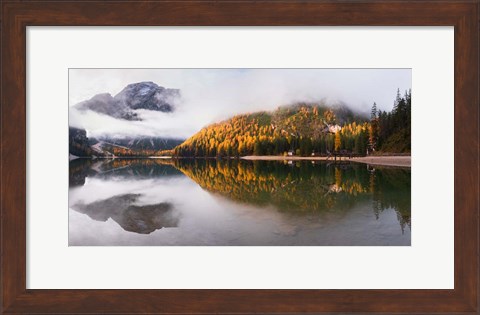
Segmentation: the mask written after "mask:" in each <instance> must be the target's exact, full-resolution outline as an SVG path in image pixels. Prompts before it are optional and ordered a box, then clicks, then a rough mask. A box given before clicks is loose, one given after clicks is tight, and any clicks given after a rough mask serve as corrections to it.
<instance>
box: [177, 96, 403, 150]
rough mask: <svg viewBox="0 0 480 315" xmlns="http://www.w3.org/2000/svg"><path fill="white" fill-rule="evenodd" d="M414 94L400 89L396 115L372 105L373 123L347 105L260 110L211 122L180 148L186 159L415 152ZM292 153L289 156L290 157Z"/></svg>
mask: <svg viewBox="0 0 480 315" xmlns="http://www.w3.org/2000/svg"><path fill="white" fill-rule="evenodd" d="M410 111H411V93H410V92H405V96H404V97H401V96H400V91H398V93H397V97H396V99H395V101H394V106H393V109H392V111H390V112H384V111H378V110H377V107H376V104H375V103H374V104H373V106H372V112H371V117H370V119H368V118H366V117H362V116H360V115H356V114H354V113H353V112H352V111H350V110H349V109H348V108H347V107H346V106H336V107H328V106H326V105H324V104H307V103H302V104H296V105H294V106H287V107H280V108H278V109H277V110H275V111H273V112H256V113H249V114H242V115H237V116H234V117H232V118H231V119H228V120H226V121H222V122H220V123H216V124H212V125H210V126H207V127H205V128H203V129H202V130H200V131H199V132H198V133H197V134H195V135H193V136H192V137H190V138H189V139H187V140H186V141H185V142H184V143H182V144H181V145H179V146H177V147H176V148H175V149H174V150H173V152H172V154H173V155H175V156H183V157H238V156H246V155H287V154H292V155H300V156H311V155H326V154H329V153H331V152H333V151H339V150H348V151H351V152H353V153H355V154H358V155H365V154H367V153H369V154H372V153H377V152H382V153H386V152H388V153H408V152H410ZM289 152H290V153H289Z"/></svg>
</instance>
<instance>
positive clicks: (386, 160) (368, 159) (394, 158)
mask: <svg viewBox="0 0 480 315" xmlns="http://www.w3.org/2000/svg"><path fill="white" fill-rule="evenodd" d="M240 159H243V160H250V161H327V157H326V156H312V157H308V156H276V155H264V156H256V155H248V156H242V157H241V158H240ZM328 161H334V160H333V157H330V158H329V159H328ZM337 161H350V162H357V163H364V164H370V165H382V166H397V167H411V164H412V157H411V156H404V155H389V156H365V157H352V158H351V159H349V158H345V157H343V158H337Z"/></svg>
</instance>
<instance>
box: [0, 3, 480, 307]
mask: <svg viewBox="0 0 480 315" xmlns="http://www.w3.org/2000/svg"><path fill="white" fill-rule="evenodd" d="M1 9H2V14H1V41H2V50H1V66H2V70H1V79H2V81H1V93H2V94H1V290H2V292H1V312H2V313H5V314H7V313H8V314H17V313H60V314H66V313H189V314H190V313H191V314H197V313H202V314H203V313H301V312H306V313H318V312H341V313H347V312H365V313H372V312H375V313H393V312H395V313H449V314H452V313H462V314H463V313H465V314H478V313H479V301H480V300H479V297H480V295H479V255H478V253H479V252H478V250H479V239H478V236H479V2H478V1H472V0H470V1H467V0H460V1H442V0H437V1H373V0H372V1H358V2H353V1H318V2H317V1H315V2H314V1H289V0H287V1H278V2H276V1H225V2H220V1H201V2H200V1H43V0H40V1H12V0H4V1H3V2H2V4H1ZM39 25H51V26H64V25H68V26H83V25H96V26H117V25H123V26H138V25H144V26H150V25H156V26H165V25H168V26H201V25H208V26H213V25H220V26H226V25H232V26H294V25H302V26H311V25H328V26H337V25H346V26H454V28H455V32H454V34H455V72H454V73H455V99H454V102H455V109H454V112H455V117H454V119H455V135H454V142H455V152H454V159H455V160H454V165H455V166H454V168H455V169H454V172H455V182H454V187H455V191H454V198H455V201H454V205H455V209H454V211H455V222H454V228H455V241H454V245H455V250H454V253H455V271H454V274H455V281H454V289H453V290H29V289H26V277H27V275H26V200H27V198H28V196H27V195H26V140H27V139H26V128H27V127H28V126H27V125H26V92H27V90H26V89H27V88H26V27H27V26H39ZM423 106H435V105H434V104H423Z"/></svg>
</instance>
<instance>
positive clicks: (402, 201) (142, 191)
mask: <svg viewBox="0 0 480 315" xmlns="http://www.w3.org/2000/svg"><path fill="white" fill-rule="evenodd" d="M410 178H411V176H410V169H409V168H408V169H403V168H387V167H373V166H369V165H365V164H358V163H349V162H345V163H343V162H342V163H336V164H335V163H328V162H324V161H316V162H311V161H302V162H293V163H291V162H290V163H286V162H283V161H244V160H240V161H239V160H218V161H217V160H203V159H198V160H192V159H184V160H162V159H98V160H90V159H77V160H73V161H71V162H70V189H69V206H70V209H69V244H70V245H137V246H138V245H146V246H152V245H343V246H352V245H410V233H411V220H410V182H411V179H410Z"/></svg>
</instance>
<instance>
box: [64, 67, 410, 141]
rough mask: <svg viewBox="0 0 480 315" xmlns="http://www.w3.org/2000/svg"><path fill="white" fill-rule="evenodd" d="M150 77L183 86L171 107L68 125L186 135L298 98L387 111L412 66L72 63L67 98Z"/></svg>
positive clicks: (74, 118) (77, 117)
mask: <svg viewBox="0 0 480 315" xmlns="http://www.w3.org/2000/svg"><path fill="white" fill-rule="evenodd" d="M142 81H152V82H155V83H156V84H158V85H159V86H163V87H165V88H175V89H180V90H181V94H182V98H181V101H180V102H179V103H178V104H176V110H175V112H174V113H159V112H151V111H141V112H140V113H139V115H140V116H141V117H142V118H143V119H144V120H143V121H135V122H132V121H125V120H119V119H113V118H111V117H106V116H102V115H99V114H96V113H93V112H89V113H87V114H78V113H77V112H75V111H70V125H73V126H76V127H82V128H85V129H87V131H88V134H89V135H91V136H99V135H103V134H109V135H119V136H134V135H136V136H162V137H175V138H187V137H189V136H191V135H192V134H194V133H195V132H197V131H198V130H199V129H201V128H202V127H204V126H205V125H208V124H210V123H212V122H216V121H219V120H222V119H226V118H229V117H231V116H233V115H235V114H240V113H246V112H253V111H259V110H274V109H275V108H277V107H278V106H281V105H287V104H290V103H293V102H297V101H308V102H315V101H319V100H322V99H323V100H325V101H326V102H327V103H332V104H333V103H336V102H344V103H346V104H347V105H348V106H349V107H350V108H351V109H352V110H354V111H356V112H362V113H368V112H369V110H370V108H371V106H372V104H373V102H376V103H377V107H378V108H379V109H382V110H387V111H390V110H391V109H392V107H393V101H394V99H395V96H396V92H397V88H400V91H402V94H403V92H404V91H405V90H407V89H410V88H411V83H412V78H411V69H70V70H69V105H70V106H73V105H75V104H77V103H79V102H81V101H84V100H87V99H90V98H91V97H92V96H94V95H96V94H99V93H110V94H112V96H115V94H117V93H118V92H120V91H121V90H122V89H123V88H124V87H125V86H127V85H128V84H131V83H137V82H142Z"/></svg>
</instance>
